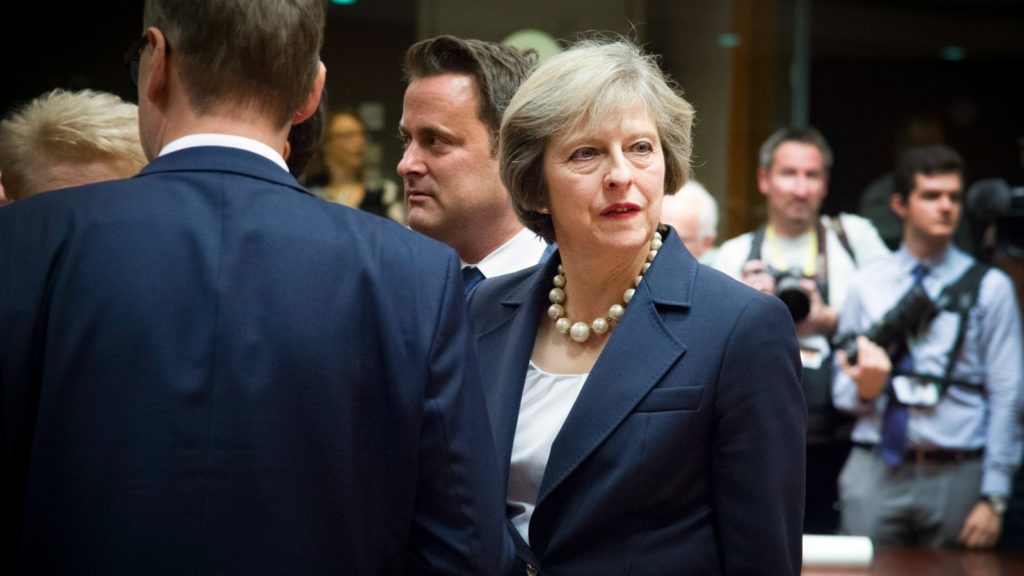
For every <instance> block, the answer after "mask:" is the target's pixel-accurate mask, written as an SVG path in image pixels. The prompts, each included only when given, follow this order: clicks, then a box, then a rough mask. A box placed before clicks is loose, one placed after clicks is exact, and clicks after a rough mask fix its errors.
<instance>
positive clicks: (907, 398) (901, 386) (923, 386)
mask: <svg viewBox="0 0 1024 576" xmlns="http://www.w3.org/2000/svg"><path fill="white" fill-rule="evenodd" d="M892 387H893V390H894V391H895V392H896V398H899V401H900V402H902V403H904V404H906V405H907V406H935V405H936V404H938V403H939V386H938V384H935V383H934V382H927V381H925V380H921V379H920V378H911V377H908V376H896V377H894V378H893V379H892Z"/></svg>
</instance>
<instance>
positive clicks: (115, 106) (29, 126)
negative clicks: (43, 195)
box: [0, 89, 146, 200]
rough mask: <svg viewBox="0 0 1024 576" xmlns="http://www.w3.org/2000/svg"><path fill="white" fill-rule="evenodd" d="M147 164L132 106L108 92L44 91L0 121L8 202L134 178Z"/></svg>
mask: <svg viewBox="0 0 1024 576" xmlns="http://www.w3.org/2000/svg"><path fill="white" fill-rule="evenodd" d="M145 165H146V156H145V154H144V153H143V150H142V145H141V144H140V143H139V121H138V112H137V108H136V106H135V105H134V104H130V103H128V102H125V101H123V100H121V99H120V98H118V97H117V96H115V95H114V94H110V93H107V92H99V91H94V90H82V91H79V92H68V91H65V90H61V89H57V90H53V91H51V92H47V93H45V94H43V95H41V96H39V97H37V98H35V99H34V100H32V101H30V102H29V103H27V104H25V105H24V106H22V107H21V108H18V109H16V110H14V111H12V112H11V113H10V114H8V115H7V117H5V118H4V119H3V121H2V122H0V169H2V170H3V174H2V176H0V177H2V178H3V183H4V187H5V188H6V191H7V195H8V197H9V198H10V199H11V200H19V199H22V198H26V197H28V196H31V195H33V194H37V193H39V192H45V191H47V190H53V189H55V188H64V187H67V186H76V185H80V184H88V183H90V182H97V181H100V180H109V179H112V178H127V177H129V176H133V175H135V174H136V173H138V171H139V170H140V169H142V167H143V166H145Z"/></svg>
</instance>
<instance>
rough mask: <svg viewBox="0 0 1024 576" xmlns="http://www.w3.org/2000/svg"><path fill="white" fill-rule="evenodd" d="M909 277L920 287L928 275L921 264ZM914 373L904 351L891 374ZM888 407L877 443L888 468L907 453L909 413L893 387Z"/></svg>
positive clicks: (896, 464) (912, 360) (911, 358)
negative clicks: (879, 439)
mask: <svg viewBox="0 0 1024 576" xmlns="http://www.w3.org/2000/svg"><path fill="white" fill-rule="evenodd" d="M910 275H911V276H912V277H913V278H914V285H915V286H917V285H920V284H921V282H922V281H923V280H924V277H925V276H927V275H928V268H927V267H926V266H924V265H923V264H918V265H917V266H914V269H913V270H911V272H910ZM913 371H914V357H913V356H912V355H911V354H910V350H909V348H908V349H905V350H904V351H903V354H902V355H901V356H900V357H899V359H898V360H897V361H896V364H895V366H893V374H910V373H912V372H913ZM888 394H889V405H888V406H887V407H886V409H885V414H883V415H882V441H881V442H880V443H879V446H878V451H879V455H880V456H881V457H882V460H883V461H884V462H885V463H886V464H888V465H889V466H899V465H900V464H902V463H903V457H904V455H905V454H906V451H907V423H908V422H909V420H910V413H909V411H908V410H907V406H906V405H905V404H901V403H899V401H897V399H896V392H895V390H894V389H893V386H892V385H891V383H890V385H889V392H888Z"/></svg>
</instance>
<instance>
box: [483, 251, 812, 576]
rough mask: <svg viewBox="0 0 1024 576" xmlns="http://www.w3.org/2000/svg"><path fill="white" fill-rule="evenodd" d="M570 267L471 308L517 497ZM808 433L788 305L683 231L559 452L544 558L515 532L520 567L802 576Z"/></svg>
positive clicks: (540, 273) (648, 283)
mask: <svg viewBox="0 0 1024 576" xmlns="http://www.w3.org/2000/svg"><path fill="white" fill-rule="evenodd" d="M560 261H561V257H560V255H559V254H558V253H556V255H554V256H552V258H551V259H550V260H549V261H548V262H547V263H546V264H543V265H540V266H537V267H534V268H533V269H528V270H525V271H522V272H519V273H516V274H512V275H509V276H504V277H500V278H496V279H493V280H487V281H484V282H483V283H481V284H480V286H479V287H478V288H477V290H476V291H475V292H474V293H473V294H472V295H471V299H470V302H469V305H470V322H471V324H472V326H473V332H474V334H475V336H476V341H477V351H478V355H479V359H480V369H481V371H482V376H483V382H484V393H485V395H486V396H487V406H488V410H489V412H490V415H491V422H492V426H493V429H494V438H495V442H497V449H498V457H499V459H500V462H501V463H502V464H503V465H504V466H503V469H502V478H501V482H502V483H503V485H506V486H507V483H508V463H509V458H510V454H511V451H512V443H513V439H514V436H515V428H516V421H517V417H518V412H519V406H520V399H521V398H520V397H521V394H522V390H523V384H524V378H525V375H526V370H527V366H528V362H529V359H530V355H531V351H532V349H533V344H534V339H535V335H536V332H537V323H538V322H539V321H541V322H550V321H551V320H550V319H549V318H548V317H547V315H546V313H545V311H546V309H547V307H548V305H549V303H548V291H549V290H550V289H551V279H552V277H553V276H554V275H555V273H556V268H557V266H558V264H559V262H560ZM805 422H806V411H805V409H804V402H803V396H802V394H801V392H800V361H799V357H798V349H797V341H796V336H795V333H794V329H793V323H792V320H791V319H790V316H789V312H788V311H787V310H786V308H785V306H784V305H783V304H782V303H781V301H779V300H778V299H777V298H774V297H771V296H768V295H764V294H760V293H758V292H756V291H754V290H752V289H750V288H748V287H746V286H743V285H742V284H740V283H739V282H736V281H735V280H732V279H729V278H728V277H726V276H725V275H723V274H721V273H720V272H718V271H715V270H712V269H711V268H708V267H706V266H702V265H699V264H698V263H697V262H696V260H694V258H693V257H692V256H691V255H690V253H689V252H687V251H686V249H685V248H684V247H683V245H682V242H680V240H679V237H678V235H677V234H676V233H675V231H670V233H669V234H668V235H667V237H666V239H665V243H664V246H663V247H662V249H661V251H660V252H659V254H658V257H657V258H656V259H655V260H654V262H653V264H652V266H651V267H650V269H649V270H648V272H647V273H646V275H645V276H644V281H643V282H642V283H641V284H640V286H639V288H638V289H637V291H636V294H635V295H634V297H633V299H632V301H631V302H630V304H629V306H628V308H627V311H626V315H625V316H624V317H623V319H622V320H621V321H620V323H619V324H618V326H617V327H616V328H615V329H614V331H613V332H612V333H611V335H610V340H609V341H608V343H607V344H606V347H605V349H604V351H603V352H602V354H601V356H600V358H598V360H597V363H596V364H595V365H594V367H593V370H592V371H591V372H590V375H589V377H588V378H587V381H586V384H584V386H583V390H582V392H581V393H580V396H579V398H578V399H577V401H576V403H575V405H574V406H573V407H572V410H571V412H570V413H569V416H568V418H567V419H566V421H565V424H564V426H563V427H562V429H561V431H560V432H559V433H558V436H557V437H556V439H555V442H554V445H553V446H552V448H551V455H550V459H549V460H548V463H547V468H546V470H545V472H544V478H543V481H542V483H541V487H540V494H539V497H538V501H537V506H536V508H535V510H534V513H533V517H532V519H531V522H530V531H529V535H530V549H526V547H525V544H524V543H523V541H522V539H521V538H518V533H517V532H515V530H514V529H512V528H510V530H511V531H512V532H513V536H514V537H517V540H518V546H519V548H520V556H521V558H522V559H524V560H526V561H529V562H531V563H532V564H534V565H535V566H539V568H540V570H541V574H547V575H562V574H565V575H575V574H588V575H599V574H608V575H613V574H614V575H619V576H621V575H626V574H699V575H713V574H771V575H779V574H799V572H800V562H801V531H802V530H801V528H802V517H803V502H804V496H803V484H804V430H805ZM509 525H510V526H511V524H509ZM522 568H523V567H522V565H520V566H518V567H517V569H516V571H515V573H520V572H519V571H520V570H521V569H522Z"/></svg>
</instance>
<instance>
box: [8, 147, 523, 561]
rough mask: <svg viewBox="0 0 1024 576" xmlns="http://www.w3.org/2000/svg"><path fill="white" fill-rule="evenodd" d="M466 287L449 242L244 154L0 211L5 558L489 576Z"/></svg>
mask: <svg viewBox="0 0 1024 576" xmlns="http://www.w3.org/2000/svg"><path fill="white" fill-rule="evenodd" d="M464 306H465V299H464V295H463V293H462V283H461V280H460V276H459V270H458V258H457V256H456V255H455V253H454V252H453V251H452V250H450V249H449V248H448V247H446V246H444V245H442V244H440V243H438V242H435V241H433V240H429V239H427V238H425V237H423V236H420V235H418V234H415V233H413V232H410V231H408V230H406V229H404V228H403V227H401V226H399V225H397V224H395V223H393V222H388V221H386V220H384V219H380V218H378V217H376V216H372V215H368V214H366V213H362V212H358V211H355V210H351V209H348V208H345V207H342V206H339V205H334V204H330V203H327V202H324V201H322V200H319V199H317V198H315V197H313V196H312V195H310V194H308V193H307V192H306V191H305V190H304V189H302V188H301V187H300V186H299V185H298V184H297V183H296V182H295V180H294V179H293V178H292V177H291V176H290V175H288V174H287V173H286V172H285V171H284V170H282V169H281V168H279V167H277V166H275V165H274V164H273V163H272V162H270V161H269V160H267V159H265V158H262V157H260V156H258V155H255V154H252V153H249V152H245V151H242V150H237V149H231V148H221V147H202V148H192V149H187V150H183V151H180V152H175V153H172V154H169V155H167V156H164V157H161V158H158V159H156V160H154V161H153V162H152V163H151V164H150V165H149V166H148V167H147V168H146V169H145V170H143V171H142V173H141V174H140V175H138V176H136V177H135V178H133V179H130V180H124V181H114V182H106V183H101V184H96V185H91V186H87V187H83V188H80V189H72V190H66V191H55V192H49V193H46V194H42V195H39V196H36V197H33V198H30V199H28V200H24V201H22V202H18V203H16V204H12V205H11V206H8V207H5V208H3V209H0V334H2V335H3V336H2V339H3V342H2V346H0V383H2V385H3V409H4V420H3V434H4V442H5V447H6V454H5V470H6V471H5V475H7V478H8V480H9V481H10V483H11V486H9V487H8V490H6V491H5V499H6V503H5V504H6V506H5V513H6V516H7V517H6V520H7V522H5V525H6V526H7V527H8V528H9V530H8V531H7V534H8V536H7V538H8V539H11V538H14V539H15V540H16V541H15V542H11V541H10V540H9V545H8V549H9V551H10V554H9V555H7V559H8V562H11V563H13V562H14V560H15V556H14V554H17V556H16V558H17V563H18V565H19V569H20V571H21V572H24V573H32V574H43V573H78V574H323V573H328V572H330V573H347V574H398V573H406V572H408V573H420V572H436V573H443V574H456V573H459V574H462V573H479V574H493V573H495V572H496V571H497V570H498V569H499V567H498V564H497V562H498V559H499V558H501V557H502V556H503V554H504V553H505V550H507V544H506V543H507V542H509V540H508V536H507V534H506V533H505V531H504V524H503V512H502V506H503V504H502V500H501V498H502V494H501V491H500V484H498V483H497V481H496V477H497V471H496V469H495V468H496V467H495V466H494V448H493V443H492V440H491V437H490V430H489V426H488V423H487V419H486V408H485V405H484V399H483V395H482V393H481V390H480V384H479V380H478V378H479V376H478V371H477V368H476V366H475V364H474V356H473V354H472V342H471V338H470V333H469V330H468V326H467V325H466V322H465V312H464V310H465V308H464ZM12 530H13V532H12ZM13 548H17V551H16V552H15V551H14V550H12V549H13ZM7 573H11V572H10V571H7Z"/></svg>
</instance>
